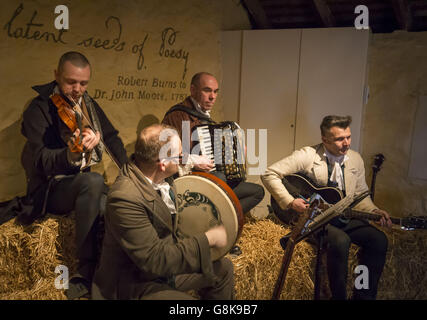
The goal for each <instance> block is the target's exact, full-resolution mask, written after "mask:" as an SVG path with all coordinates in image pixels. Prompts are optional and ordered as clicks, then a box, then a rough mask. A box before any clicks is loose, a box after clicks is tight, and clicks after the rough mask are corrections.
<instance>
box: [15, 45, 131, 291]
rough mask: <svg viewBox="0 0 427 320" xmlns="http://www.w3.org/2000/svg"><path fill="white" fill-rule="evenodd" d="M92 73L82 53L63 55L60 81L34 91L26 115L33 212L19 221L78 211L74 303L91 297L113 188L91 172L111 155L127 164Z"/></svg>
mask: <svg viewBox="0 0 427 320" xmlns="http://www.w3.org/2000/svg"><path fill="white" fill-rule="evenodd" d="M91 72H92V70H91V66H90V64H89V61H88V60H87V59H86V57H85V56H84V55H82V54H81V53H79V52H73V51H71V52H67V53H65V54H63V55H62V57H61V58H60V60H59V63H58V68H57V70H55V81H52V82H50V83H48V84H44V85H40V86H34V87H33V89H34V90H35V91H36V92H37V94H38V96H37V97H36V98H34V99H33V100H32V101H31V103H30V105H29V106H28V108H27V109H26V110H25V112H24V115H23V122H22V134H23V135H24V136H25V137H26V138H27V142H26V144H25V146H24V150H23V151H22V164H23V167H24V169H25V173H26V176H27V195H26V201H28V203H29V204H30V206H32V207H33V209H32V210H28V212H23V213H22V214H18V220H19V221H20V222H22V223H24V224H29V223H32V222H33V221H34V220H36V219H37V218H40V217H42V216H44V215H45V213H46V212H49V213H52V214H67V213H69V212H71V211H73V210H74V212H75V218H76V248H77V258H78V260H79V261H78V267H77V271H78V274H77V275H75V276H74V277H73V278H72V279H71V280H70V283H69V289H68V290H67V291H65V293H66V295H67V296H68V298H69V299H73V298H78V297H80V296H82V295H84V294H87V293H88V290H89V288H90V283H91V282H92V276H93V273H94V271H95V266H96V263H97V258H98V250H97V249H98V248H97V247H98V246H97V245H98V243H97V239H98V238H97V232H98V221H99V219H100V216H102V213H103V211H104V208H105V201H106V197H107V195H106V194H107V191H108V188H107V186H106V185H105V183H104V178H103V177H102V176H101V175H100V174H99V173H97V172H90V168H91V166H92V165H94V164H96V163H99V162H100V161H101V159H102V156H103V154H105V151H109V154H110V155H111V156H114V159H115V162H116V164H117V165H118V166H121V165H122V164H123V163H125V162H126V161H127V155H126V150H125V148H124V146H123V143H122V140H121V139H120V138H119V136H118V131H117V130H116V129H115V128H114V127H113V125H112V124H111V122H110V121H109V120H108V118H107V116H106V115H105V113H104V112H103V111H102V109H101V108H100V106H99V105H98V104H97V103H96V101H95V100H93V99H92V98H91V97H90V96H89V94H88V93H87V91H86V89H87V87H88V84H89V82H90V76H91ZM55 98H56V99H55ZM61 101H63V102H64V103H62V104H61V103H60V102H61ZM58 103H59V105H57V104H58ZM59 110H60V111H59ZM64 114H65V115H67V117H66V118H65V120H64V117H63V115H64ZM71 119H74V120H76V119H81V121H79V122H78V121H77V120H76V121H74V125H76V124H79V126H80V128H73V126H71V127H70V124H72V123H73V121H72V120H71ZM76 127H77V125H76ZM71 128H73V130H74V131H73V130H72V129H71ZM107 147H108V148H109V150H107Z"/></svg>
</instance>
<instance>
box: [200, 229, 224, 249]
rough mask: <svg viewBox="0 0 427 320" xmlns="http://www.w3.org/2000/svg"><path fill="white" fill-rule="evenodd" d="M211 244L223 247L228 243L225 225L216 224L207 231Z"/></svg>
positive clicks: (211, 245)
mask: <svg viewBox="0 0 427 320" xmlns="http://www.w3.org/2000/svg"><path fill="white" fill-rule="evenodd" d="M205 235H206V238H208V242H209V246H210V247H216V248H223V247H225V246H226V245H227V232H226V231H225V227H224V226H223V225H219V226H215V227H213V228H211V229H209V230H208V231H206V232H205Z"/></svg>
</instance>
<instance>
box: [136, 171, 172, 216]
mask: <svg viewBox="0 0 427 320" xmlns="http://www.w3.org/2000/svg"><path fill="white" fill-rule="evenodd" d="M144 176H145V175H144ZM145 178H146V179H147V180H148V181H149V182H150V183H151V185H152V186H153V188H154V190H160V194H161V196H162V200H163V202H164V203H165V204H166V206H167V207H168V209H169V211H170V213H171V214H176V208H175V203H174V202H173V200H172V198H171V196H170V193H169V190H170V188H171V186H170V185H169V183H167V182H166V181H165V180H163V182H160V183H154V182H153V181H151V179H150V178H147V177H146V176H145Z"/></svg>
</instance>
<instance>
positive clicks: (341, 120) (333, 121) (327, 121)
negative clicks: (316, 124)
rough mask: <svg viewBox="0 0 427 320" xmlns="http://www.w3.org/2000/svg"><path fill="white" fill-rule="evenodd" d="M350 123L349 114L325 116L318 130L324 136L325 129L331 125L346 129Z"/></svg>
mask: <svg viewBox="0 0 427 320" xmlns="http://www.w3.org/2000/svg"><path fill="white" fill-rule="evenodd" d="M350 124H351V116H334V115H332V116H326V117H324V118H323V120H322V123H321V124H320V132H321V134H322V136H323V137H324V136H325V135H326V131H328V130H329V129H331V128H332V127H339V128H342V129H346V128H348V127H349V126H350Z"/></svg>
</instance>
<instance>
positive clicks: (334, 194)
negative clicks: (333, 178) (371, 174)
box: [271, 173, 344, 225]
mask: <svg viewBox="0 0 427 320" xmlns="http://www.w3.org/2000/svg"><path fill="white" fill-rule="evenodd" d="M282 183H283V185H284V186H285V188H286V190H288V192H289V193H290V194H291V195H292V196H293V197H294V198H298V197H300V196H302V197H304V198H305V199H309V198H310V197H311V196H312V195H313V194H314V193H317V194H319V195H320V196H321V197H322V198H323V199H324V200H325V201H326V202H327V203H329V204H335V203H337V202H338V201H340V200H341V199H342V198H343V197H344V196H343V194H342V192H341V190H339V189H337V188H333V187H321V186H318V185H316V184H315V183H314V182H313V181H312V180H311V179H310V178H308V177H307V176H305V175H303V174H299V173H296V174H290V175H287V176H285V177H284V178H283V179H282ZM271 207H272V209H273V212H274V214H275V215H276V217H277V218H279V219H280V221H282V222H283V223H285V224H292V225H293V224H295V222H296V221H297V219H298V213H297V212H295V211H294V210H292V209H286V210H283V209H282V208H280V206H279V204H278V203H277V201H276V200H275V199H274V198H273V197H271Z"/></svg>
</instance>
